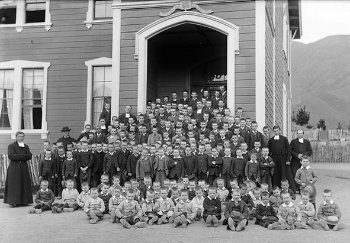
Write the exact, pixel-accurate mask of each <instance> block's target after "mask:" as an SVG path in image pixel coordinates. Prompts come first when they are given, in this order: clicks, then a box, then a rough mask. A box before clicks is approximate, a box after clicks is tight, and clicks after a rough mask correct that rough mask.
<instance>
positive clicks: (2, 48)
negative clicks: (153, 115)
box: [0, 0, 135, 151]
mask: <svg viewBox="0 0 350 243" xmlns="http://www.w3.org/2000/svg"><path fill="white" fill-rule="evenodd" d="M50 12H51V18H52V23H53V25H52V27H51V30H50V31H46V30H45V29H44V27H43V26H41V27H25V28H24V30H23V32H21V33H17V32H16V31H15V29H14V28H0V36H1V38H0V62H2V61H10V60H17V59H18V60H28V61H40V62H51V66H50V68H49V70H48V94H47V122H48V129H49V131H50V134H49V136H48V139H50V140H51V141H56V140H57V139H58V138H59V137H60V136H61V134H60V130H61V127H62V126H64V125H67V126H70V127H71V129H72V133H71V135H72V136H73V137H77V136H78V134H79V133H80V132H81V129H82V127H83V123H84V121H85V116H86V94H87V90H86V85H87V67H86V66H85V61H87V60H91V59H95V58H99V57H112V35H113V33H112V21H110V22H105V23H101V24H96V25H93V27H92V28H91V29H90V30H88V29H87V28H86V26H85V24H84V21H85V19H86V12H87V1H68V0H61V1H51V3H50ZM128 95H134V96H135V91H131V90H130V89H129V91H128V93H126V94H123V96H128ZM0 137H1V139H0V148H3V147H4V144H8V143H9V138H10V136H7V138H5V139H4V137H6V136H2V135H1V136H0ZM26 140H27V142H29V141H30V144H31V148H32V150H35V151H39V149H40V148H41V147H42V145H41V143H42V141H41V138H40V135H30V134H29V135H28V136H27V137H26Z"/></svg>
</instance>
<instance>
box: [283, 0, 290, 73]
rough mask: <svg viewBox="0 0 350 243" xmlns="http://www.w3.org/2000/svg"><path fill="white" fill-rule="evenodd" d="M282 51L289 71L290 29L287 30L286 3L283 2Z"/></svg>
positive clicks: (287, 13)
mask: <svg viewBox="0 0 350 243" xmlns="http://www.w3.org/2000/svg"><path fill="white" fill-rule="evenodd" d="M282 24H283V51H284V55H285V60H286V62H287V67H288V71H290V60H289V59H290V41H291V35H290V29H289V12H288V3H287V1H285V2H283V23H282Z"/></svg>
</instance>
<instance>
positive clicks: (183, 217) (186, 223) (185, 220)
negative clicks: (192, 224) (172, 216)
mask: <svg viewBox="0 0 350 243" xmlns="http://www.w3.org/2000/svg"><path fill="white" fill-rule="evenodd" d="M180 222H181V224H182V228H186V227H187V225H188V222H187V219H186V217H185V215H181V219H180Z"/></svg>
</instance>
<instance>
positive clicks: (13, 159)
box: [4, 131, 33, 207]
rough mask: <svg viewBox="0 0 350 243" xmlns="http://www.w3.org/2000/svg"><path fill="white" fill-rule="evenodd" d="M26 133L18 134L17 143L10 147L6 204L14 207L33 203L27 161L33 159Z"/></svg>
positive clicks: (20, 132)
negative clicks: (26, 142)
mask: <svg viewBox="0 0 350 243" xmlns="http://www.w3.org/2000/svg"><path fill="white" fill-rule="evenodd" d="M23 141H24V133H23V132H22V131H19V132H17V133H16V142H14V143H11V144H10V145H9V146H8V152H7V154H8V157H9V159H10V165H9V167H8V168H7V177H6V183H5V197H4V203H7V204H10V205H11V206H13V207H16V206H18V205H28V204H31V203H33V195H32V186H31V180H30V175H29V169H28V164H27V161H28V160H30V159H31V158H32V153H31V152H30V150H29V147H28V145H26V144H24V143H23Z"/></svg>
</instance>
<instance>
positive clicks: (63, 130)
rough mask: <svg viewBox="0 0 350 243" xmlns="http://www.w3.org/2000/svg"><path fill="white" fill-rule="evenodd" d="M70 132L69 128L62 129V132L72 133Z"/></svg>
mask: <svg viewBox="0 0 350 243" xmlns="http://www.w3.org/2000/svg"><path fill="white" fill-rule="evenodd" d="M70 130H71V129H70V128H69V127H62V129H61V132H70Z"/></svg>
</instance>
